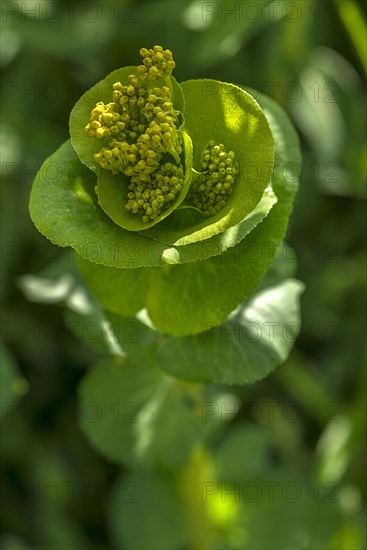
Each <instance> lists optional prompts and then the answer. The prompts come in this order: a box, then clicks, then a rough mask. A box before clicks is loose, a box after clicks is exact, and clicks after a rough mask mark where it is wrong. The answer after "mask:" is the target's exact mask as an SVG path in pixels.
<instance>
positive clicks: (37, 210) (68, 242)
mask: <svg viewBox="0 0 367 550" xmlns="http://www.w3.org/2000/svg"><path fill="white" fill-rule="evenodd" d="M95 185H96V176H95V175H94V174H93V172H92V171H91V170H88V169H87V168H86V167H85V166H84V165H83V164H81V163H80V161H79V159H78V157H77V155H76V153H75V151H74V150H73V148H72V146H71V144H70V141H67V142H65V143H64V144H63V145H62V146H61V147H60V148H59V149H57V151H55V153H53V154H52V155H51V156H50V157H49V158H48V159H47V160H46V161H45V162H44V163H43V165H42V166H41V168H40V170H39V172H38V174H37V176H36V178H35V180H34V182H33V186H32V192H31V196H30V203H29V210H30V215H31V218H32V220H33V222H34V224H35V226H36V227H37V229H38V230H39V231H40V232H41V233H42V234H43V235H45V236H46V237H47V238H48V239H50V240H51V241H52V242H53V243H54V244H57V245H59V246H71V247H73V248H74V249H75V250H76V251H77V252H78V254H80V255H81V256H82V257H83V258H85V259H86V260H88V261H90V262H92V263H93V264H96V263H97V264H101V265H106V266H111V267H117V268H123V269H131V268H140V267H144V266H166V265H167V264H177V263H180V262H192V261H196V260H201V259H205V258H208V257H210V256H211V255H213V254H220V253H221V251H223V250H225V249H226V248H228V247H229V246H233V243H234V242H235V241H236V238H237V237H236V234H237V232H236V231H235V230H234V229H233V230H229V232H228V233H226V232H225V233H223V234H222V236H218V237H214V238H213V239H215V240H213V241H212V240H211V239H208V240H207V241H205V243H203V244H202V245H201V244H200V243H198V245H196V244H193V245H187V246H186V247H182V246H181V247H180V248H179V249H178V248H176V247H171V246H167V245H164V244H162V243H160V242H158V241H156V240H154V239H151V238H148V237H146V236H145V235H144V234H142V233H137V232H130V231H126V230H124V229H122V228H121V227H119V226H117V225H116V224H115V223H113V221H112V220H111V219H110V218H109V217H108V216H107V215H106V214H105V213H104V212H103V210H102V209H101V207H100V206H99V204H98V201H97V196H96V193H95V190H94V188H95ZM274 200H275V198H274V197H271V196H270V194H269V193H266V195H265V196H264V199H263V202H261V203H260V205H259V206H258V207H257V208H256V209H255V211H254V212H252V213H251V214H250V216H249V217H248V218H246V220H244V222H243V224H241V225H240V226H239V230H238V234H240V235H244V234H247V232H248V231H251V229H252V228H253V227H254V226H255V225H256V224H257V223H259V221H261V219H262V218H263V217H264V216H266V214H267V212H268V211H269V210H270V208H271V207H272V204H273V203H274ZM145 233H146V232H145ZM94 267H95V265H94Z"/></svg>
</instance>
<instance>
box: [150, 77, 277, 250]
mask: <svg viewBox="0 0 367 550" xmlns="http://www.w3.org/2000/svg"><path fill="white" fill-rule="evenodd" d="M181 88H182V90H183V93H184V96H185V125H184V127H185V130H186V131H187V133H188V134H189V135H190V137H191V139H192V143H193V148H194V168H195V169H196V170H198V171H200V165H201V160H202V154H203V152H204V150H205V148H206V146H207V145H208V143H209V141H210V140H214V141H215V142H216V143H217V144H219V143H223V144H224V145H225V148H226V150H227V151H230V150H231V151H234V153H235V155H236V157H235V159H236V161H237V163H238V165H239V174H238V175H237V176H236V178H235V183H234V188H233V193H232V194H231V195H230V197H229V200H228V202H227V204H226V205H225V206H224V207H223V208H222V209H221V210H220V211H219V212H218V213H217V214H215V215H213V216H210V217H209V218H205V217H204V216H202V215H200V214H198V215H196V216H195V217H194V219H193V220H192V222H193V223H192V224H187V223H185V220H183V219H182V211H181V210H177V211H175V212H173V213H172V215H171V216H169V217H168V218H166V219H165V220H164V222H163V223H161V224H159V225H157V226H155V227H154V229H152V230H148V232H147V233H148V234H149V235H152V236H154V238H156V239H157V240H159V241H161V242H164V243H167V244H170V245H186V244H189V243H194V242H198V241H203V240H205V239H208V238H210V237H212V236H213V235H216V234H218V233H222V232H223V231H225V230H226V229H228V228H230V227H233V226H235V225H237V224H238V223H240V222H241V221H242V220H243V219H244V218H245V217H246V216H247V215H248V214H249V213H250V212H251V211H252V210H253V209H254V208H255V207H256V205H257V204H258V203H259V201H260V199H261V196H262V194H263V192H264V189H265V187H266V186H267V185H268V184H269V183H270V181H271V173H272V168H273V161H274V140H273V136H272V133H271V131H270V128H269V124H268V121H267V120H266V117H265V116H264V113H263V111H262V110H261V108H260V107H259V105H258V104H257V103H256V101H255V100H254V98H253V97H252V96H251V95H249V94H248V93H247V92H245V91H244V90H242V89H241V88H239V87H238V86H234V85H233V84H227V83H224V82H218V81H217V80H189V81H187V82H183V83H181ZM188 201H189V199H188Z"/></svg>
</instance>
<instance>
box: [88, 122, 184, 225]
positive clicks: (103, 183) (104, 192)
mask: <svg viewBox="0 0 367 550" xmlns="http://www.w3.org/2000/svg"><path fill="white" fill-rule="evenodd" d="M181 134H182V137H183V153H182V156H183V159H182V164H183V167H184V174H185V177H184V183H183V186H182V190H181V192H180V193H179V194H178V195H177V197H176V199H175V200H174V201H173V202H172V204H171V206H170V207H169V208H168V209H167V210H165V211H164V212H162V213H161V215H160V216H158V218H156V219H155V220H152V221H151V222H149V223H143V222H142V221H141V216H138V215H137V214H133V213H132V212H130V211H129V210H127V209H126V208H125V205H126V204H127V202H128V196H127V195H128V193H129V178H128V177H127V176H125V175H124V174H118V175H115V176H114V175H113V174H112V173H111V172H109V171H108V170H102V169H100V170H99V172H98V182H97V193H98V199H99V203H100V205H101V207H102V208H103V210H104V211H105V212H106V214H107V215H108V216H109V217H110V218H111V219H112V220H113V221H114V222H115V223H117V225H119V226H120V227H123V228H124V229H128V230H129V231H142V230H145V229H147V228H148V227H152V226H153V225H156V224H157V223H158V222H160V221H161V220H163V219H164V218H166V217H167V216H169V215H170V214H171V212H173V210H174V209H175V208H177V206H178V205H180V204H181V203H182V201H183V200H184V199H185V197H186V195H187V192H188V190H189V186H190V183H191V178H192V172H191V168H192V142H191V139H190V136H189V135H188V134H187V133H186V132H181Z"/></svg>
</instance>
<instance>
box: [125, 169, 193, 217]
mask: <svg viewBox="0 0 367 550" xmlns="http://www.w3.org/2000/svg"><path fill="white" fill-rule="evenodd" d="M183 179H184V174H183V168H182V165H180V166H177V165H176V164H173V163H172V162H165V163H164V164H161V165H160V166H159V168H158V169H157V170H156V171H155V172H154V173H153V174H148V175H147V176H146V177H141V176H140V175H136V176H132V177H131V180H130V181H131V183H130V185H129V193H128V199H129V200H128V202H127V204H126V208H127V209H128V210H130V211H131V212H133V214H139V215H141V216H142V218H141V219H142V222H143V223H146V222H148V221H149V220H156V219H157V218H158V216H159V215H160V214H161V213H162V211H165V210H167V208H169V206H170V205H171V203H172V201H173V200H174V199H175V197H176V195H177V194H178V193H180V191H181V189H182V187H183Z"/></svg>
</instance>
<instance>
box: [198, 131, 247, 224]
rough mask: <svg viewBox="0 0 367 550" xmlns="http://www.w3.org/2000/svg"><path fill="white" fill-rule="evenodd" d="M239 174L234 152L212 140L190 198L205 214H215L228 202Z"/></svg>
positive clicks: (204, 155)
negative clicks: (227, 150)
mask: <svg viewBox="0 0 367 550" xmlns="http://www.w3.org/2000/svg"><path fill="white" fill-rule="evenodd" d="M237 174H238V163H237V162H236V161H235V154H234V152H233V151H229V152H226V150H225V148H224V145H223V144H222V143H220V144H219V145H218V144H216V143H215V141H214V140H211V141H209V143H208V145H207V148H206V149H205V151H204V154H203V160H202V164H201V168H200V175H199V176H198V178H197V180H196V181H195V183H194V185H193V187H192V189H191V191H190V195H189V197H188V198H189V199H190V201H191V202H192V204H193V205H194V206H195V207H196V208H198V209H199V210H201V211H202V213H203V214H204V216H213V215H214V214H216V213H217V212H219V210H221V209H222V208H223V207H224V206H225V205H226V204H227V202H228V199H229V197H230V195H231V193H232V191H233V184H234V181H235V177H236V175H237Z"/></svg>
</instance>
